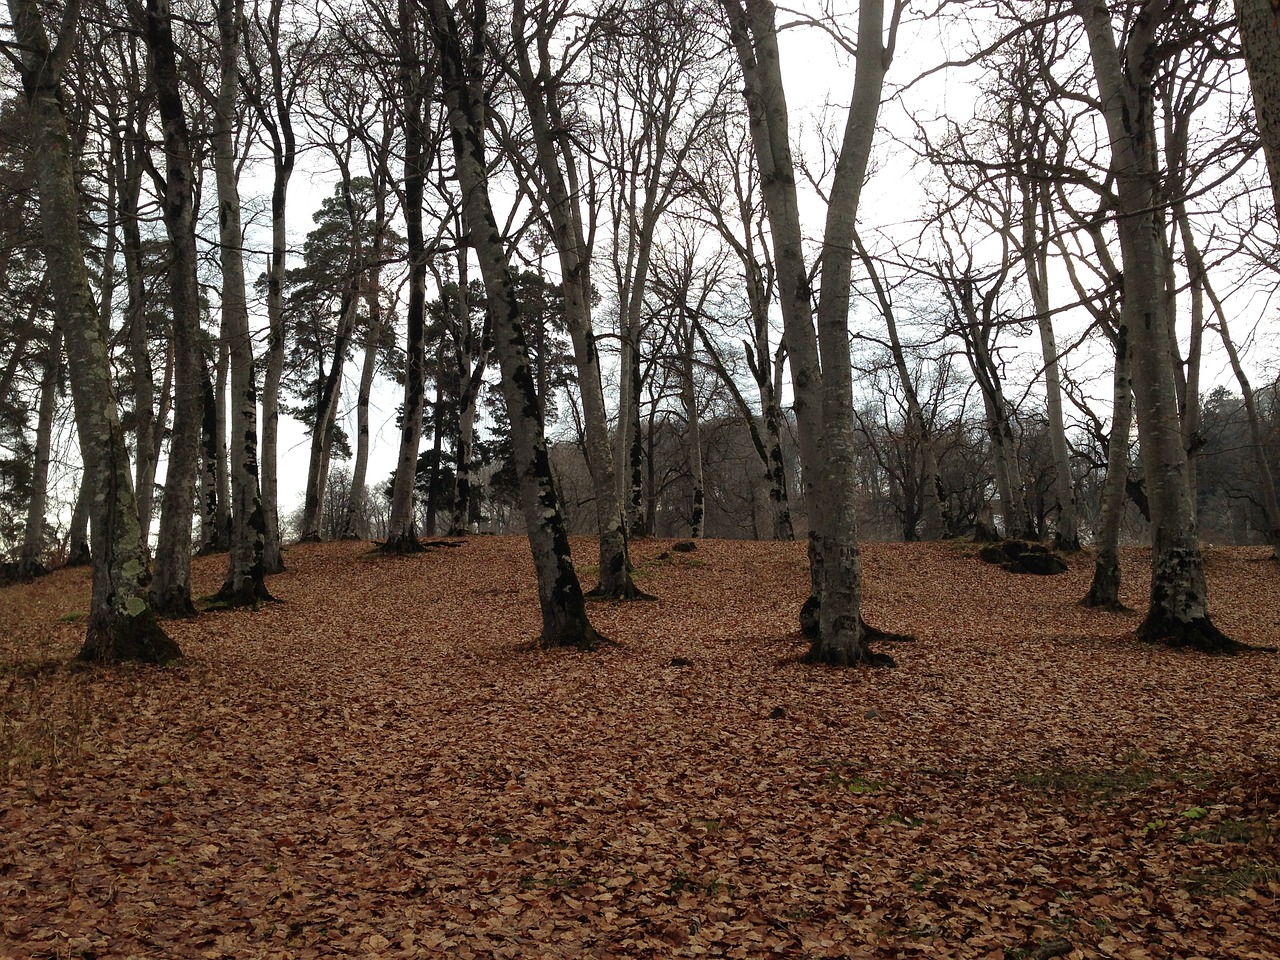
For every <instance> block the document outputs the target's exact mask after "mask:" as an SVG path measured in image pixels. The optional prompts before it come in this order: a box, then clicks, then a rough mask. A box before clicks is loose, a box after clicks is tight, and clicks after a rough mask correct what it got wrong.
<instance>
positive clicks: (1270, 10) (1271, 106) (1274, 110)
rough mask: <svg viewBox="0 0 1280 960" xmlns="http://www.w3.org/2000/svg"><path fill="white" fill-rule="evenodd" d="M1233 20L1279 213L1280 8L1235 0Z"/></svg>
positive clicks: (1271, 2) (1268, 1)
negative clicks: (1251, 91)
mask: <svg viewBox="0 0 1280 960" xmlns="http://www.w3.org/2000/svg"><path fill="white" fill-rule="evenodd" d="M1236 20H1237V22H1238V23H1239V25H1240V39H1241V40H1243V41H1244V60H1245V63H1246V64H1247V65H1248V68H1249V86H1250V87H1252V88H1253V109H1254V112H1255V113H1256V114H1257V116H1258V132H1259V133H1261V135H1262V152H1263V154H1264V155H1265V156H1266V158H1267V172H1268V173H1269V174H1270V176H1271V198H1272V202H1273V203H1274V205H1275V208H1276V211H1277V213H1280V8H1278V7H1277V5H1276V2H1275V0H1236Z"/></svg>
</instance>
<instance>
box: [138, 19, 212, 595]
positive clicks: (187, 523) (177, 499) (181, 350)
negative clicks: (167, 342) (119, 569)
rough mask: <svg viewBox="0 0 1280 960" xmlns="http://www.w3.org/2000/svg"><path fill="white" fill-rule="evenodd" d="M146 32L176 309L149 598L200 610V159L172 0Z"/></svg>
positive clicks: (157, 174) (158, 178) (155, 172)
mask: <svg viewBox="0 0 1280 960" xmlns="http://www.w3.org/2000/svg"><path fill="white" fill-rule="evenodd" d="M145 27H146V38H147V47H148V49H149V50H150V58H149V59H150V64H151V76H152V82H153V84H154V85H155V91H156V105H157V109H158V111H159V114H160V126H161V130H162V131H163V134H164V171H163V173H161V171H159V170H154V169H153V171H152V177H153V179H155V180H156V185H157V187H158V188H159V189H160V191H161V193H162V198H163V199H162V203H161V206H162V209H163V211H164V221H165V227H166V228H167V230H168V233H169V256H170V260H169V296H170V302H171V304H172V308H173V350H174V358H175V359H174V405H173V427H172V429H171V430H170V434H169V461H168V467H167V468H166V472H165V485H164V486H165V489H164V501H163V504H162V506H161V512H160V531H159V535H158V537H157V541H156V570H155V580H154V582H153V583H152V585H151V601H152V603H153V604H154V605H155V608H156V610H157V611H160V612H163V613H167V614H171V615H177V616H183V615H190V614H193V613H195V606H194V604H192V602H191V520H192V513H193V511H192V504H193V502H194V500H195V490H196V473H197V470H198V466H199V453H200V447H199V444H200V427H201V420H202V415H201V398H202V394H201V390H200V382H201V378H202V376H203V370H202V368H203V364H204V360H203V356H202V353H201V349H200V340H201V331H200V291H199V286H198V284H197V281H196V271H197V263H196V256H197V255H196V227H195V197H194V190H195V161H194V157H193V153H192V144H191V131H190V126H189V124H188V122H187V116H186V107H185V105H184V104H183V100H182V92H181V81H180V78H179V74H178V48H177V44H176V42H175V41H174V36H173V11H172V10H171V8H170V5H169V0H147V9H146V23H145Z"/></svg>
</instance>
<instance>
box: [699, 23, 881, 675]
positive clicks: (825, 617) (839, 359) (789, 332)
mask: <svg viewBox="0 0 1280 960" xmlns="http://www.w3.org/2000/svg"><path fill="white" fill-rule="evenodd" d="M721 6H722V7H723V8H724V11H725V14H726V16H727V17H728V20H729V30H730V37H731V39H732V41H733V45H734V48H735V50H736V51H737V54H738V61H739V64H740V65H741V67H742V73H743V80H744V96H745V98H746V102H747V110H748V112H749V116H750V121H751V136H752V141H753V142H754V144H755V150H756V161H757V163H759V164H760V173H761V185H762V188H763V192H764V198H765V205H766V209H767V211H768V216H769V224H770V227H771V229H772V234H773V246H774V262H775V264H776V265H777V270H778V286H779V291H780V294H781V303H782V316H783V323H784V329H785V335H786V338H787V349H788V351H789V354H790V364H791V381H792V387H793V389H794V391H795V398H796V403H795V410H796V418H797V421H798V423H799V429H800V455H801V460H802V463H803V464H804V481H805V489H806V494H807V495H806V498H805V500H806V503H807V504H808V505H809V524H810V539H809V543H810V550H809V557H810V568H811V580H812V595H811V597H810V599H809V601H808V602H807V603H806V608H807V614H808V617H809V618H811V619H812V621H814V622H816V625H817V636H816V637H815V638H814V641H813V646H812V647H811V649H810V651H809V655H808V656H809V659H810V660H811V661H815V662H823V663H832V664H840V665H848V664H855V663H867V662H870V663H891V662H892V660H891V658H889V657H888V656H887V655H885V654H879V653H872V652H871V651H870V650H869V649H868V647H867V643H868V641H869V640H870V639H872V637H873V636H874V635H875V631H873V630H871V629H870V628H868V627H867V625H866V623H865V622H864V621H863V618H862V615H861V563H860V558H859V553H858V525H857V517H856V515H855V513H854V506H853V500H854V498H853V496H852V492H853V486H854V483H855V469H856V453H855V427H854V407H853V387H852V371H851V366H850V359H849V326H848V324H849V300H850V285H851V274H852V262H853V235H854V228H855V224H856V221H857V213H858V201H859V199H860V197H861V193H862V186H863V181H864V178H865V176H866V172H867V166H868V162H869V160H870V154H871V144H872V141H873V138H874V135H875V129H876V119H877V117H878V115H879V109H880V101H881V96H882V91H883V88H884V77H885V73H886V71H887V69H888V65H889V61H890V60H891V59H892V56H893V48H894V41H895V38H896V35H897V26H898V23H899V20H900V17H901V15H902V10H903V6H902V5H901V4H900V3H899V4H896V5H895V6H894V7H893V8H892V16H891V18H890V22H889V27H888V36H887V38H886V35H885V29H886V23H885V5H884V4H883V3H882V2H879V0H872V2H863V3H862V4H860V6H859V10H858V39H857V55H856V66H855V72H854V84H853V99H852V102H851V104H850V106H849V111H848V114H847V115H846V118H845V127H844V135H843V138H842V143H841V147H840V154H839V160H838V161H837V164H836V169H835V173H834V178H833V181H832V184H831V187H830V190H829V193H828V196H827V219H826V226H825V230H824V232H823V238H822V248H821V253H820V257H819V272H820V277H821V288H820V293H819V298H818V308H817V312H816V320H817V332H816V335H815V331H814V319H815V314H814V312H813V310H812V307H811V305H810V294H811V290H810V285H809V272H808V269H807V268H806V265H805V254H804V248H803V241H802V237H803V235H802V233H801V229H800V213H799V203H798V199H797V192H796V178H795V164H794V163H793V161H792V155H791V145H790V130H789V128H788V123H787V116H788V114H787V101H786V94H785V92H784V90H783V85H782V66H781V63H780V58H779V52H778V37H777V25H776V21H775V10H774V6H773V4H772V3H770V2H768V0H721ZM815 607H816V610H815ZM802 618H803V614H802Z"/></svg>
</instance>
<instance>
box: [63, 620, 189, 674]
mask: <svg viewBox="0 0 1280 960" xmlns="http://www.w3.org/2000/svg"><path fill="white" fill-rule="evenodd" d="M76 659H77V660H81V661H84V662H86V663H101V664H107V663H123V662H125V661H134V662H138V663H157V664H164V663H172V662H173V661H174V660H181V659H182V650H181V649H180V648H179V647H178V644H177V643H176V642H175V641H174V640H173V639H172V638H171V637H170V636H169V635H168V634H167V633H165V632H164V629H163V628H162V627H161V626H160V624H159V623H158V622H157V621H156V618H155V617H154V616H153V615H152V614H150V613H149V612H147V613H140V614H138V615H137V616H134V617H124V616H117V617H114V618H112V619H111V620H110V622H101V621H99V622H96V623H95V622H93V621H92V620H91V621H90V623H89V630H88V634H87V636H86V637H85V641H84V646H83V647H81V648H80V653H79V655H78V656H77V657H76Z"/></svg>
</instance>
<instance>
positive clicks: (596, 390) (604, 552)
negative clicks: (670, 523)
mask: <svg viewBox="0 0 1280 960" xmlns="http://www.w3.org/2000/svg"><path fill="white" fill-rule="evenodd" d="M513 18H514V19H513V22H514V24H515V27H516V29H515V31H514V32H516V33H518V34H523V32H524V26H525V24H526V17H525V10H524V4H523V3H522V2H519V0H517V3H516V6H515V11H514V13H513ZM537 36H538V46H537V52H538V56H539V69H538V70H536V71H535V69H534V65H533V62H532V60H531V59H530V56H529V50H528V48H527V46H524V45H519V44H518V45H517V47H516V55H517V59H518V67H519V77H520V89H521V92H522V94H523V99H524V102H525V105H526V107H527V109H528V113H529V119H530V123H531V127H532V131H533V137H534V144H535V148H536V151H537V160H538V168H539V170H540V172H541V174H542V186H543V196H542V198H541V199H542V205H543V207H544V209H545V211H546V214H547V216H548V217H549V218H550V220H551V225H552V233H553V239H554V242H555V246H556V253H557V255H558V258H559V261H560V275H561V277H562V288H563V291H564V316H565V324H566V326H567V327H568V328H569V337H570V339H571V340H572V342H573V356H574V362H575V364H576V367H577V371H578V389H579V393H580V395H581V398H582V410H583V420H584V427H585V433H586V455H587V465H588V467H589V469H590V473H591V482H592V492H593V493H594V494H595V508H596V527H597V531H598V534H599V548H600V582H599V583H598V584H597V586H596V588H595V589H594V590H592V591H591V593H590V596H592V597H597V598H601V599H607V600H633V599H637V598H641V597H644V596H646V595H645V594H644V593H642V592H641V591H640V589H639V588H638V587H636V585H635V582H634V581H633V580H632V579H631V563H630V560H629V558H628V555H627V538H626V532H627V531H626V528H625V526H624V507H623V501H622V498H621V496H620V490H619V486H618V473H617V470H616V468H615V463H616V462H618V461H615V458H614V456H613V450H612V449H611V444H610V438H609V419H608V411H607V409H606V407H605V402H604V386H603V377H602V375H601V370H600V355H599V350H598V347H597V344H596V334H595V328H594V325H593V323H592V316H591V298H592V296H593V295H594V290H593V287H592V282H591V245H590V242H589V240H588V236H587V229H586V225H585V224H584V222H583V216H582V208H581V205H580V201H579V199H578V198H579V196H580V195H581V191H580V190H578V189H577V186H578V184H577V176H578V171H577V159H576V156H575V154H574V145H573V141H572V138H571V137H570V136H569V129H568V125H567V124H566V123H565V122H564V118H563V117H561V116H560V110H559V99H558V98H559V96H560V91H559V89H558V88H557V87H556V85H555V84H554V83H552V82H550V79H549V70H550V58H551V51H550V39H549V36H550V34H549V30H547V29H542V30H539V31H538V35H537ZM562 164H563V166H562ZM624 379H625V378H624ZM625 422H626V421H625V419H624V420H620V421H619V423H620V429H619V432H620V433H626V430H624V429H622V428H621V424H622V423H625ZM621 462H626V461H621Z"/></svg>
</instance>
